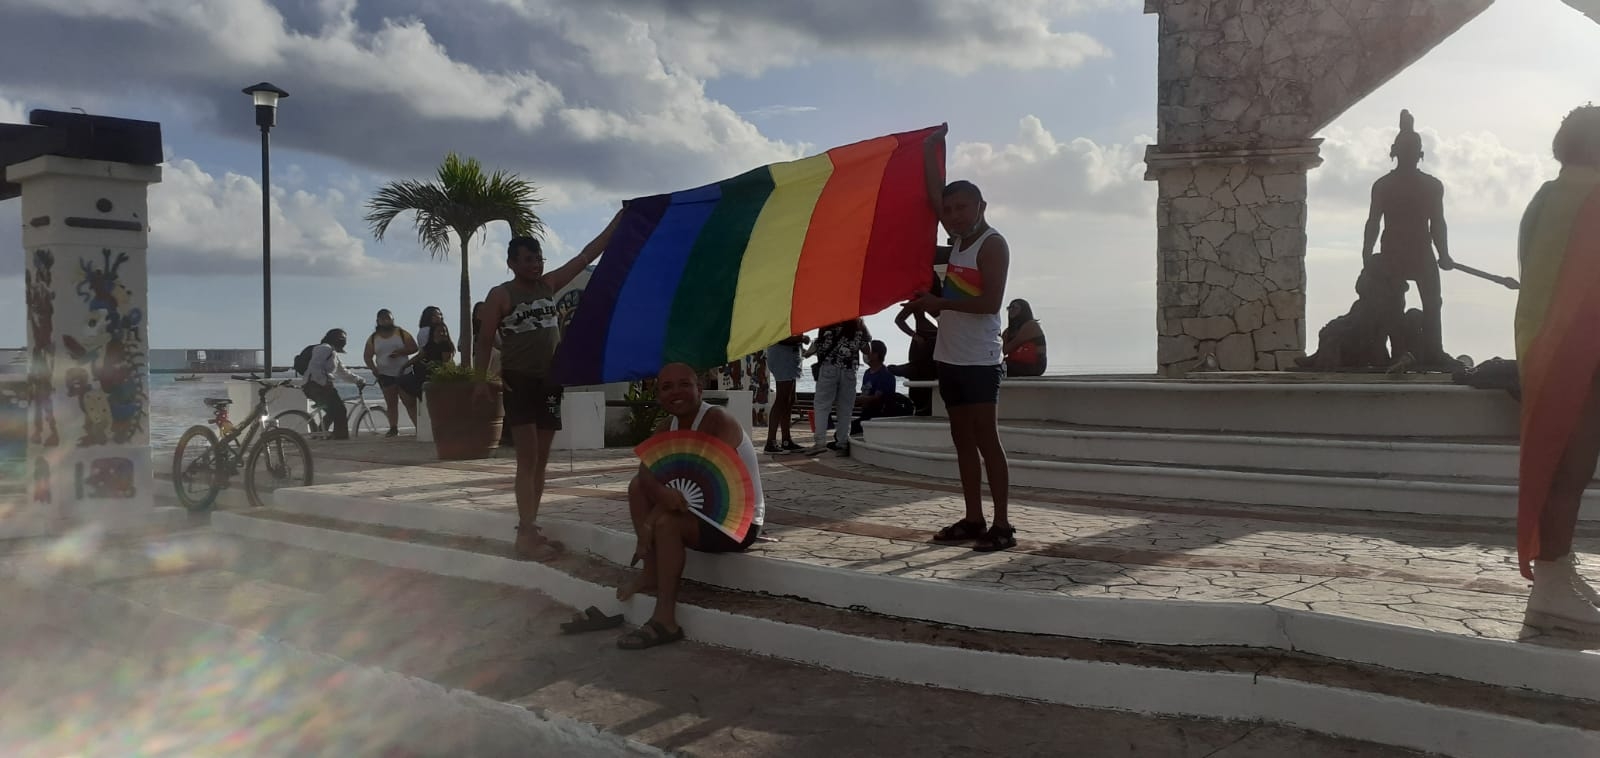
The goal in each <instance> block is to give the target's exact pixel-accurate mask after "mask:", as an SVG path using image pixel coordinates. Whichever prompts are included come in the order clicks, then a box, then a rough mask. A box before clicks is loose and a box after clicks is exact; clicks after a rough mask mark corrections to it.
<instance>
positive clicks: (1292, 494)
mask: <svg viewBox="0 0 1600 758" xmlns="http://www.w3.org/2000/svg"><path fill="white" fill-rule="evenodd" d="M851 456H852V457H854V458H856V459H857V460H860V461H861V462H863V463H867V464H870V465H873V466H879V467H882V468H886V469H892V470H895V471H901V472H905V473H908V474H916V475H918V476H931V477H937V478H941V479H948V480H955V479H957V478H959V472H958V470H957V468H956V456H955V453H954V452H952V451H951V450H950V449H949V447H948V446H945V447H943V448H940V449H928V448H907V447H897V446H890V445H884V444H881V443H878V442H873V441H871V440H870V438H869V439H865V440H857V441H855V442H854V443H852V445H851ZM1009 460H1010V468H1011V484H1012V485H1013V486H1018V487H1038V488H1042V489H1052V490H1062V491H1066V492H1081V493H1085V494H1098V495H1116V496H1119V497H1127V496H1132V497H1156V498H1168V499H1174V500H1190V501H1212V502H1226V503H1243V504H1249V505H1277V506H1293V507H1301V508H1336V509H1344V510H1353V511H1376V512H1382V513H1417V514H1433V515H1439V516H1466V517H1473V518H1500V519H1512V518H1515V516H1516V512H1517V487H1516V484H1515V483H1512V482H1504V481H1502V482H1494V483H1483V482H1477V481H1470V480H1469V481H1452V480H1449V479H1429V478H1423V477H1404V476H1396V477H1391V476H1384V475H1380V474H1371V473H1365V474H1363V473H1334V472H1320V471H1309V472H1308V471H1295V470H1272V469H1253V468H1244V467H1219V466H1211V467H1198V466H1184V465H1174V464H1165V463H1148V462H1121V461H1119V462H1107V461H1102V460H1082V459H1072V458H1058V457H1054V456H1045V455H1026V454H1023V455H1014V456H1011V457H1010V459H1009ZM1597 501H1600V490H1595V489H1591V490H1589V494H1588V495H1587V497H1586V498H1585V502H1586V503H1593V502H1597ZM1579 518H1581V519H1584V520H1586V521H1600V510H1597V509H1594V508H1586V509H1584V510H1583V511H1582V512H1581V514H1580V516H1579Z"/></svg>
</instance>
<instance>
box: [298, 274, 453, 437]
mask: <svg viewBox="0 0 1600 758" xmlns="http://www.w3.org/2000/svg"><path fill="white" fill-rule="evenodd" d="M348 342H349V336H348V335H347V334H346V332H345V331H344V330H343V329H330V330H328V332H327V333H326V334H324V335H322V341H321V342H319V343H317V344H316V345H314V346H310V347H308V348H307V350H308V351H309V355H308V360H306V361H305V363H304V365H303V366H301V365H296V366H295V370H296V371H297V372H299V373H300V374H301V375H303V376H304V377H305V381H304V383H303V384H302V385H301V391H302V392H304V393H305V395H306V398H307V399H309V400H310V401H311V402H313V403H315V404H316V405H317V406H318V407H320V408H321V409H322V412H323V415H324V417H325V418H327V419H328V422H329V425H330V435H329V436H330V437H331V438H332V439H336V440H340V439H349V437H350V429H349V423H350V420H349V416H348V414H347V412H346V410H345V407H344V399H343V398H342V397H341V396H340V395H339V391H338V389H336V388H335V387H334V381H335V380H339V379H342V380H344V381H346V382H349V383H351V384H354V385H356V387H357V388H358V389H362V388H365V387H366V386H367V383H366V380H364V379H362V378H361V377H359V376H357V375H356V374H355V373H353V372H351V371H350V370H349V368H347V367H346V366H345V364H344V360H343V359H342V358H340V355H341V354H343V353H344V351H345V347H346V346H347V344H348ZM455 357H456V348H455V343H454V341H453V340H452V339H451V336H450V327H448V326H446V325H445V320H444V312H443V311H441V310H439V309H438V308H436V307H434V306H431V305H430V306H428V307H427V308H424V309H423V311H422V317H421V318H420V319H419V320H418V322H417V333H416V335H415V336H413V335H412V334H411V333H410V332H408V331H406V329H405V328H404V327H401V326H399V325H397V324H395V322H394V314H393V313H391V312H390V311H389V309H388V308H384V309H381V310H379V311H378V314H377V317H376V318H375V320H374V324H373V327H372V334H371V335H370V336H368V337H367V344H366V347H365V348H364V349H363V350H362V362H363V363H365V364H366V367H367V370H368V371H371V372H372V375H373V377H374V378H375V379H376V381H377V383H378V388H379V389H380V390H381V391H382V392H383V400H384V405H385V411H386V412H387V414H388V419H389V432H388V436H390V437H395V436H398V435H399V434H400V429H399V423H400V406H402V405H403V406H405V409H406V414H407V415H408V416H410V418H411V423H412V425H413V426H415V425H416V423H417V402H418V401H419V400H420V399H421V398H422V387H423V385H424V384H426V383H427V381H428V373H429V372H430V371H432V370H433V368H434V367H436V366H442V365H446V364H449V363H453V362H455Z"/></svg>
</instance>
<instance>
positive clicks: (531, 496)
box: [511, 424, 555, 557]
mask: <svg viewBox="0 0 1600 758" xmlns="http://www.w3.org/2000/svg"><path fill="white" fill-rule="evenodd" d="M511 435H512V437H513V439H515V440H516V449H517V480H516V487H515V490H516V495H517V529H518V532H517V553H518V555H519V556H522V557H532V554H533V553H534V552H535V551H536V550H537V549H538V548H539V547H540V542H541V540H540V539H539V538H538V533H537V532H535V531H534V528H535V526H536V525H537V524H538V521H539V502H540V501H541V500H542V499H543V498H544V472H545V465H546V464H547V463H548V462H549V459H550V443H551V442H552V441H553V440H554V439H555V432H554V431H550V430H546V429H540V428H538V427H536V426H534V425H532V424H524V425H521V426H515V427H512V428H511Z"/></svg>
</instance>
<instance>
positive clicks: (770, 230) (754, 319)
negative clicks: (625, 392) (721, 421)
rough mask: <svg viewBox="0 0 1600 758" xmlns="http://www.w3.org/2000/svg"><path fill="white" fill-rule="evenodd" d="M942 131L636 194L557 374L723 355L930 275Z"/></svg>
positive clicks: (584, 380) (880, 304)
mask: <svg viewBox="0 0 1600 758" xmlns="http://www.w3.org/2000/svg"><path fill="white" fill-rule="evenodd" d="M933 131H934V128H928V129H922V130H919V131H914V132H904V133H901V134H892V135H889V136H886V137H879V138H877V139H872V140H867V141H865V142H857V143H855V144H853V145H846V146H844V147H836V148H834V149H832V150H829V151H827V152H826V153H823V154H821V155H816V156H812V157H810V158H804V159H801V160H798V161H791V162H788V163H774V164H772V165H770V166H763V167H761V168H758V169H755V170H754V171H750V172H748V173H745V174H741V175H739V176H736V177H734V178H732V179H728V180H726V181H721V182H717V183H716V184H708V185H706V186H704V187H697V188H695V189H690V190H684V191H682V192H674V193H671V194H667V195H654V196H651V197H642V198H638V199H636V200H632V201H630V202H629V203H628V204H627V208H626V210H625V211H624V212H623V218H622V221H621V222H620V223H619V224H618V226H617V229H616V231H615V233H614V234H613V235H612V238H611V243H610V244H609V245H608V246H607V247H606V252H605V255H604V257H602V258H601V259H600V265H599V267H598V268H596V269H595V272H594V276H593V277H592V278H591V279H590V280H589V284H588V287H587V288H586V289H585V290H584V292H583V299H582V300H581V301H579V304H578V310H577V313H575V314H574V315H573V318H572V326H571V327H570V328H569V329H568V330H567V333H566V334H565V335H564V336H563V338H562V341H561V348H560V350H559V351H558V353H557V357H556V378H557V379H558V380H559V381H560V382H561V383H562V384H566V385H585V384H602V383H606V382H617V381H629V380H633V379H640V378H644V377H650V376H654V375H655V374H656V373H657V372H658V371H659V370H660V369H661V367H662V366H664V365H666V364H668V363H673V362H682V363H687V364H689V365H691V366H694V367H695V368H697V369H706V368H711V367H713V366H720V365H722V364H724V363H728V362H730V361H732V360H735V359H738V358H741V357H743V356H745V355H749V354H750V353H754V352H756V351H758V350H762V349H765V348H766V347H768V346H770V345H773V344H776V343H778V342H779V341H782V340H784V339H786V338H788V337H790V336H791V335H795V334H800V333H803V332H806V331H809V330H812V329H816V328H818V327H822V326H827V325H828V324H834V323H838V322H840V321H845V320H847V319H852V318H856V317H858V316H864V315H869V314H873V313H877V312H878V311H881V310H883V309H884V308H887V307H889V306H890V305H893V304H895V303H897V302H901V301H903V300H905V299H907V298H909V297H910V296H911V295H912V294H914V293H915V292H916V291H917V290H919V289H925V288H926V287H927V286H928V280H929V272H930V271H931V270H932V267H933V255H934V245H935V241H936V240H935V237H934V235H935V232H936V230H937V218H936V217H935V215H934V213H933V210H932V209H931V208H929V207H928V200H927V182H926V178H925V169H924V163H923V147H922V145H923V142H924V141H925V140H926V138H927V137H928V135H929V134H930V133H932V132H933ZM942 159H943V157H942V156H941V160H942Z"/></svg>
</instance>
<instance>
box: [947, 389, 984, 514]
mask: <svg viewBox="0 0 1600 758" xmlns="http://www.w3.org/2000/svg"><path fill="white" fill-rule="evenodd" d="M974 417H975V414H974V413H973V407H972V406H970V405H963V406H957V407H955V408H951V409H950V442H951V443H952V444H953V445H954V446H955V449H956V467H957V469H959V470H960V472H961V495H962V497H964V498H965V499H966V501H967V520H968V521H971V522H973V523H982V522H983V520H984V519H983V463H982V461H981V459H980V455H981V453H979V451H978V438H977V433H976V431H975V429H974V428H973V427H974V426H975V423H974Z"/></svg>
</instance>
